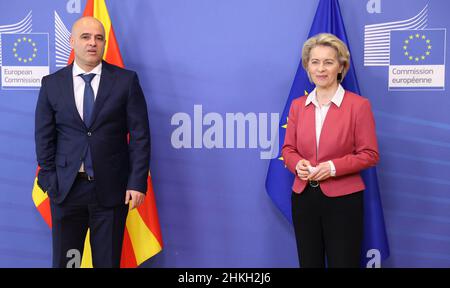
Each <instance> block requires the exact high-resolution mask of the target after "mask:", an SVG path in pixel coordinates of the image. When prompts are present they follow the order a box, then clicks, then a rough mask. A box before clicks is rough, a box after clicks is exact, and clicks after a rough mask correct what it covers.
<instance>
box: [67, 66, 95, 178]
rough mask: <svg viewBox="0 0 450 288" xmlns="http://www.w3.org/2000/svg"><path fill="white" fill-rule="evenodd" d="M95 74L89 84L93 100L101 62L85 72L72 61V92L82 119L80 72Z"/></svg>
mask: <svg viewBox="0 0 450 288" xmlns="http://www.w3.org/2000/svg"><path fill="white" fill-rule="evenodd" d="M91 73H94V74H96V75H95V76H94V78H92V81H91V86H92V90H94V101H95V99H96V98H97V92H98V86H99V85H100V75H101V74H102V63H101V62H100V64H98V65H97V66H95V68H94V69H92V70H91V71H90V72H86V71H84V70H83V69H81V67H80V66H78V64H77V62H76V61H74V62H73V68H72V75H73V90H74V91H73V92H74V95H75V104H76V106H77V110H78V113H79V114H80V117H81V119H83V102H84V87H85V86H86V84H85V82H84V80H83V78H81V76H79V75H80V74H91ZM79 172H84V164H83V162H81V167H80V169H79Z"/></svg>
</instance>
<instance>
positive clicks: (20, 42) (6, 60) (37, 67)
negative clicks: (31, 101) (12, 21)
mask: <svg viewBox="0 0 450 288" xmlns="http://www.w3.org/2000/svg"><path fill="white" fill-rule="evenodd" d="M0 36H1V43H2V45H1V49H2V51H1V52H2V53H1V55H2V87H3V88H11V89H14V88H16V89H18V88H39V87H40V86H41V79H42V77H44V76H45V75H48V74H49V72H50V70H49V55H48V53H49V44H48V43H49V40H48V34H47V33H11V34H8V33H2V34H1V35H0Z"/></svg>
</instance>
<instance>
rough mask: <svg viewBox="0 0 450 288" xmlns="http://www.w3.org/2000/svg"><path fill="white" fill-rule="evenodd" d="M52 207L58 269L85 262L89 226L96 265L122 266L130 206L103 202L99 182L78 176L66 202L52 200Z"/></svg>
mask: <svg viewBox="0 0 450 288" xmlns="http://www.w3.org/2000/svg"><path fill="white" fill-rule="evenodd" d="M124 202H125V193H124ZM50 208H51V212H52V226H53V227H52V242H53V267H54V268H66V267H67V268H69V267H70V268H71V267H77V266H78V265H79V263H81V262H80V261H81V259H78V258H79V256H81V255H83V250H84V242H85V238H86V232H87V230H88V228H89V229H90V245H91V251H92V264H93V266H94V267H95V268H107V267H120V256H121V253H122V242H123V235H124V229H125V221H126V217H127V214H128V205H125V204H124V205H121V206H118V207H103V206H101V205H99V204H98V202H97V198H96V194H95V181H88V180H87V179H79V178H77V179H76V180H75V183H74V184H73V186H72V188H71V190H70V192H69V194H68V195H67V198H66V199H65V200H64V201H63V203H61V204H55V203H53V202H52V201H50Z"/></svg>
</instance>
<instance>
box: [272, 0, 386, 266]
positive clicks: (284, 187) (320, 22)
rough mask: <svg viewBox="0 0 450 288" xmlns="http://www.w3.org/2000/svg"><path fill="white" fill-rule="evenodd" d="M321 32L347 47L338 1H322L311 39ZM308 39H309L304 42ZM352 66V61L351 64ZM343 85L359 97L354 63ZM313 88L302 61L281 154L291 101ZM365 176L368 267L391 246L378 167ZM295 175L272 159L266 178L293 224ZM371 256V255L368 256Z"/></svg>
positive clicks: (282, 130)
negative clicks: (383, 208) (292, 204)
mask: <svg viewBox="0 0 450 288" xmlns="http://www.w3.org/2000/svg"><path fill="white" fill-rule="evenodd" d="M319 33H332V34H334V35H336V36H337V37H338V38H339V39H341V40H342V41H343V42H344V43H346V44H347V46H348V47H349V45H348V41H347V35H346V33H345V28H344V23H343V21H342V16H341V12H340V8H339V3H338V1H337V0H320V2H319V6H318V7H317V11H316V15H315V16H314V20H313V23H312V25H311V29H310V31H309V36H308V38H309V37H312V36H314V35H316V34H319ZM305 40H306V39H305ZM350 63H351V62H350ZM342 86H343V87H344V88H345V89H347V90H349V91H352V92H355V93H357V94H360V92H359V86H358V81H357V80H356V75H355V70H354V68H353V64H352V63H351V66H350V69H349V71H348V73H347V75H346V76H345V78H344V81H343V82H342ZM312 89H313V86H312V84H311V83H310V82H309V79H308V76H307V75H306V72H305V71H304V69H303V67H302V65H301V61H300V65H299V66H298V69H297V73H296V75H295V78H294V82H293V83H292V87H291V91H290V93H289V97H288V99H287V101H286V105H285V107H284V110H283V114H282V117H281V122H280V129H279V143H280V144H279V145H280V147H279V151H281V147H282V145H283V142H284V136H285V133H286V129H285V127H286V126H285V124H286V123H287V121H286V120H287V117H288V114H289V108H290V106H291V102H292V100H294V99H295V98H297V97H299V96H302V95H305V94H306V91H311V90H312ZM283 126H284V127H283ZM362 177H363V180H364V182H365V185H366V190H365V192H364V242H363V251H362V253H361V265H362V266H363V267H366V265H367V262H368V261H367V260H370V259H368V258H367V256H366V255H376V254H377V253H376V252H375V251H378V252H379V253H380V255H379V256H380V257H381V259H386V258H387V257H388V256H389V246H388V242H387V236H386V229H385V224H384V217H383V210H382V207H381V201H380V193H379V189H378V180H377V173H376V169H375V168H370V169H367V170H365V171H363V172H362ZM293 181H294V175H293V174H292V173H291V172H290V171H288V170H287V169H286V168H285V167H284V163H283V161H281V159H280V158H278V159H272V160H271V161H270V164H269V170H268V173H267V178H266V190H267V193H268V194H269V196H270V198H271V199H272V200H273V202H274V204H275V205H276V206H277V207H278V209H280V211H281V212H282V213H283V215H284V216H285V217H286V219H287V220H288V221H289V222H291V223H292V215H291V193H292V189H291V186H292V183H293ZM369 257H371V256H369Z"/></svg>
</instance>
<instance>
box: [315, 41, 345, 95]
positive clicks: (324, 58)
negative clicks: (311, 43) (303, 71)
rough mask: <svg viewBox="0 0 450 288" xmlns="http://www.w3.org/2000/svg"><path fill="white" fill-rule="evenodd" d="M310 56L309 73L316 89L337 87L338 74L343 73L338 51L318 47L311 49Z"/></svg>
mask: <svg viewBox="0 0 450 288" xmlns="http://www.w3.org/2000/svg"><path fill="white" fill-rule="evenodd" d="M309 56H310V57H309V62H308V72H309V75H310V76H311V80H312V81H313V82H314V84H315V85H316V87H318V88H322V89H326V88H331V87H334V86H336V85H337V84H338V81H337V74H338V73H339V72H342V65H340V64H339V61H338V59H337V52H336V50H335V49H334V48H332V47H328V46H316V47H314V48H312V49H311V52H310V54H309Z"/></svg>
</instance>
